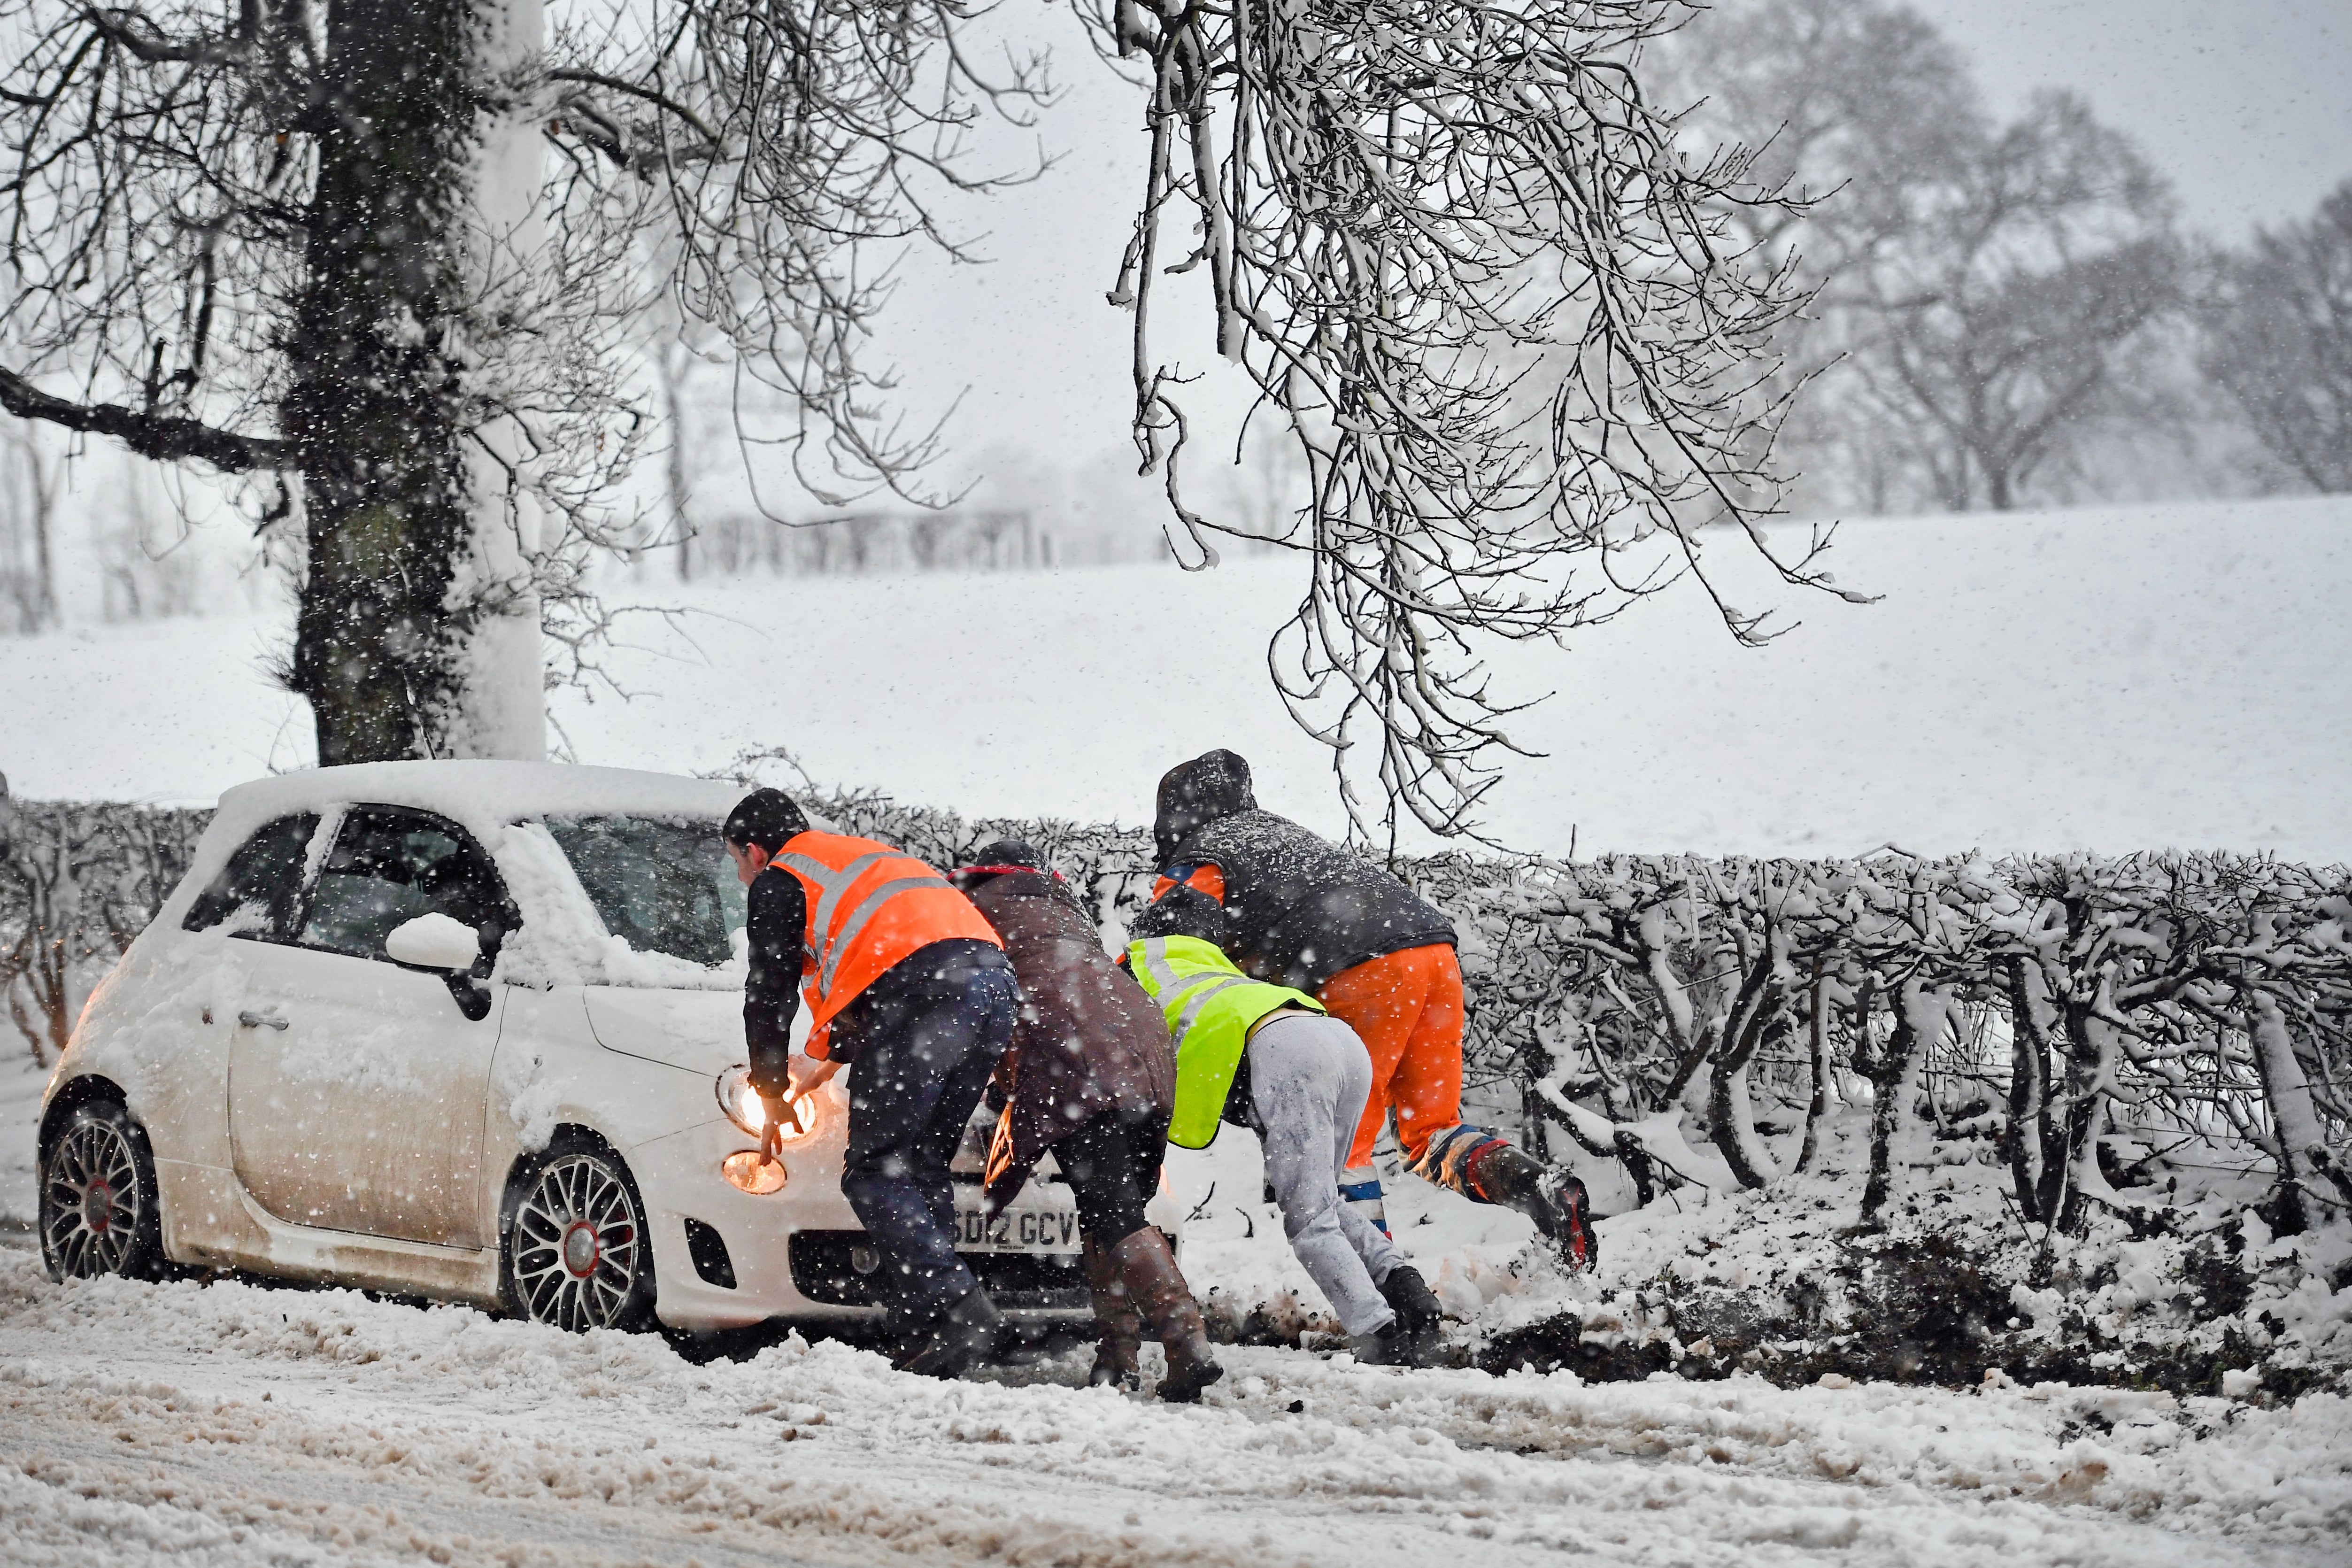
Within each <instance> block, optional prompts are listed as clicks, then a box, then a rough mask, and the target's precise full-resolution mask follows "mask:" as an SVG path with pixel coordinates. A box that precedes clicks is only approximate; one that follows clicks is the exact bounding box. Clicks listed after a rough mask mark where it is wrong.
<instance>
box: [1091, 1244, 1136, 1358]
mask: <svg viewBox="0 0 2352 1568" xmlns="http://www.w3.org/2000/svg"><path fill="white" fill-rule="evenodd" d="M1084 1257H1085V1260H1086V1268H1087V1289H1088V1290H1090V1291H1092V1292H1093V1293H1094V1299H1095V1322H1096V1324H1097V1327H1099V1328H1100V1329H1101V1330H1102V1342H1101V1343H1100V1344H1098V1345H1097V1346H1096V1347H1095V1364H1094V1370H1093V1371H1092V1372H1089V1373H1087V1387H1089V1388H1104V1387H1117V1388H1140V1387H1141V1386H1142V1385H1143V1379H1142V1377H1141V1375H1140V1374H1139V1373H1138V1372H1137V1371H1136V1366H1135V1352H1137V1350H1139V1348H1140V1347H1141V1346H1142V1343H1143V1318H1142V1315H1141V1314H1140V1313H1139V1312H1137V1311H1136V1310H1135V1302H1134V1300H1132V1299H1131V1298H1129V1295H1128V1293H1127V1281H1126V1280H1124V1279H1120V1278H1119V1273H1118V1264H1116V1263H1114V1262H1112V1261H1111V1256H1110V1252H1109V1250H1108V1248H1106V1247H1104V1246H1103V1244H1102V1242H1101V1240H1100V1239H1099V1238H1097V1237H1091V1236H1090V1237H1087V1238H1086V1251H1085V1254H1084Z"/></svg>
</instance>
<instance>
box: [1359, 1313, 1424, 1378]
mask: <svg viewBox="0 0 2352 1568" xmlns="http://www.w3.org/2000/svg"><path fill="white" fill-rule="evenodd" d="M1348 1348H1349V1350H1350V1351H1352V1352H1355V1357H1356V1360H1357V1361H1358V1362H1360V1363H1362V1364H1363V1365H1365V1366H1423V1365H1426V1364H1428V1363H1425V1362H1423V1361H1422V1360H1421V1359H1420V1358H1419V1357H1418V1356H1417V1355H1415V1353H1414V1349H1413V1342H1412V1332H1411V1331H1409V1330H1408V1329H1406V1327H1405V1326H1404V1318H1403V1316H1402V1314H1400V1315H1398V1316H1397V1317H1394V1318H1391V1319H1390V1320H1389V1321H1387V1322H1385V1323H1382V1324H1381V1326H1380V1327H1379V1328H1377V1329H1374V1330H1373V1331H1371V1332H1370V1333H1369V1334H1355V1335H1351V1336H1349V1341H1348Z"/></svg>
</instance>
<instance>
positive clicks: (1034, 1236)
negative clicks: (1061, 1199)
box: [956, 1209, 1081, 1252]
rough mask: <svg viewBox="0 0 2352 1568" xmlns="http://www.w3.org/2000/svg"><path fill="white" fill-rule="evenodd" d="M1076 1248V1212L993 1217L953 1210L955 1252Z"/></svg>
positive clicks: (1038, 1211) (1018, 1212)
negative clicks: (954, 1213)
mask: <svg viewBox="0 0 2352 1568" xmlns="http://www.w3.org/2000/svg"><path fill="white" fill-rule="evenodd" d="M1080 1245H1081V1244H1080V1242H1079V1239H1078V1216H1077V1213H1076V1210H1068V1209H1066V1210H1064V1211H1062V1212H1061V1213H1059V1214H1056V1213H1055V1212H1054V1211H1053V1210H1051V1209H1014V1210H1013V1211H1012V1212H1010V1213H1008V1214H1001V1215H982V1213H981V1212H980V1211H979V1210H978V1209H958V1210H956V1250H957V1251H958V1252H1076V1251H1077V1250H1078V1249H1079V1247H1080Z"/></svg>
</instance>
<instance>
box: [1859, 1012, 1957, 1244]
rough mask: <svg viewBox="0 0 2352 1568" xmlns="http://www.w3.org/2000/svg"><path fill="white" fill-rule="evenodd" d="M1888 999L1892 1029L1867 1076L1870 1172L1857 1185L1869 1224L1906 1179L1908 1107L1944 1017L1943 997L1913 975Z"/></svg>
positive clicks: (1910, 1152)
mask: <svg viewBox="0 0 2352 1568" xmlns="http://www.w3.org/2000/svg"><path fill="white" fill-rule="evenodd" d="M1894 1000H1895V1034H1894V1037H1892V1038H1891V1039H1889V1040H1888V1041H1887V1043H1886V1049H1885V1051H1884V1052H1883V1053H1874V1055H1873V1058H1872V1066H1873V1068H1874V1070H1873V1072H1872V1073H1871V1075H1870V1076H1871V1082H1872V1085H1873V1086H1874V1089H1875V1090H1876V1093H1875V1094H1874V1097H1873V1100H1872V1104H1871V1108H1870V1176H1869V1179H1868V1180H1867V1181H1865V1182H1864V1184H1863V1189H1862V1223H1863V1224H1864V1225H1869V1226H1874V1225H1877V1224H1879V1223H1880V1222H1881V1218H1882V1216H1883V1215H1885V1211H1886V1205H1888V1204H1889V1203H1890V1202H1892V1201H1893V1199H1894V1198H1895V1195H1896V1194H1898V1193H1899V1192H1900V1191H1902V1190H1903V1189H1904V1188H1906V1187H1907V1186H1908V1185H1909V1184H1910V1181H1911V1166H1912V1164H1913V1163H1914V1162H1915V1156H1916V1143H1917V1133H1918V1118H1917V1116H1916V1115H1915V1114H1914V1113H1913V1111H1912V1106H1913V1104H1914V1103H1915V1102H1916V1100H1918V1098H1919V1093H1920V1089H1921V1085H1922V1081H1923V1079H1924V1078H1925V1076H1926V1073H1927V1053H1928V1052H1929V1051H1930V1050H1932V1049H1933V1048H1934V1047H1935V1044H1936V1038H1937V1035H1938V1034H1940V1033H1941V1031H1942V1029H1943V1027H1944V1024H1945V1020H1946V1018H1947V1016H1948V1015H1947V1012H1946V1001H1947V999H1946V998H1945V997H1944V996H1943V995H1942V994H1931V993H1930V992H1929V990H1928V988H1927V986H1925V985H1922V984H1920V982H1919V980H1918V978H1917V977H1916V976H1913V977H1912V978H1910V979H1907V980H1906V981H1904V982H1903V984H1901V985H1900V986H1898V987H1897V988H1896V989H1895V998H1894ZM1865 1025H1866V1020H1865Z"/></svg>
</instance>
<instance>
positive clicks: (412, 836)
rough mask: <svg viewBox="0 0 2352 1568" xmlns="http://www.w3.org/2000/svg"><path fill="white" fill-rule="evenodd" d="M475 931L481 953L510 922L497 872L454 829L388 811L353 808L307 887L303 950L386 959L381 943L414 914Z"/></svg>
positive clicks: (494, 946) (437, 820)
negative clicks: (436, 916) (478, 934)
mask: <svg viewBox="0 0 2352 1568" xmlns="http://www.w3.org/2000/svg"><path fill="white" fill-rule="evenodd" d="M429 914H444V915H447V916H449V917H450V918H452V919H453V920H456V921H458V922H459V923H460V924H462V925H467V926H470V927H472V928H473V929H474V930H476V931H479V932H481V933H482V938H483V942H482V946H483V952H485V954H488V953H492V952H496V951H497V950H498V945H499V941H500V939H502V938H503V937H504V935H505V934H506V932H507V931H509V930H510V929H511V928H512V927H513V925H514V924H515V921H514V918H513V907H512V906H511V905H510V904H509V902H508V901H507V896H506V887H505V884H504V883H502V882H501V881H500V880H499V874H498V870H497V868H495V867H493V866H492V865H491V864H490V858H489V857H488V855H486V854H484V853H483V852H482V849H481V847H480V846H478V845H477V844H476V843H475V842H474V841H473V839H472V838H471V837H468V836H467V833H466V831H465V830H464V829H463V828H461V827H459V826H457V824H455V823H453V822H449V821H446V820H445V819H444V818H441V817H438V816H432V815H431V814H430V813H427V812H422V811H409V810H405V809H403V808H400V807H395V806H382V805H362V806H354V807H352V810H351V811H350V812H348V813H347V814H345V816H344V817H343V822H342V826H341V829H339V830H338V831H337V833H336V834H335V847H334V848H333V849H331V850H330V851H329V852H328V855H327V863H326V864H325V865H324V866H322V867H320V869H319V878H318V881H317V882H316V883H315V884H314V885H313V886H312V888H311V889H310V902H309V908H308V910H307V912H306V914H305V916H304V919H303V921H302V934H301V936H300V938H299V941H300V942H301V944H302V945H303V946H305V947H317V948H324V949H325V950H327V951H328V952H345V953H349V954H351V955H352V957H354V958H373V959H381V960H383V961H384V962H386V963H389V962H391V960H390V958H389V956H388V955H387V954H386V953H385V952H384V951H383V942H384V938H386V937H388V936H390V935H391V934H392V932H393V931H394V929H395V928H397V927H399V926H401V925H404V924H405V923H406V922H408V921H413V920H415V918H416V917H417V916H419V915H429Z"/></svg>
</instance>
